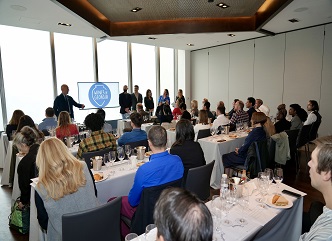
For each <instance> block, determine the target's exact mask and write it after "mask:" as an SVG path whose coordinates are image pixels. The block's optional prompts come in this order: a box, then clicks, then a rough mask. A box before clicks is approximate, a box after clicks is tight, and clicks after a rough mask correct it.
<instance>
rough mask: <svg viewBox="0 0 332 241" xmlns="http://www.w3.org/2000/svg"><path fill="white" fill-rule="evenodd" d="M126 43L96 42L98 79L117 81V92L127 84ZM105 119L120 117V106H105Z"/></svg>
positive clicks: (101, 80) (100, 80)
mask: <svg viewBox="0 0 332 241" xmlns="http://www.w3.org/2000/svg"><path fill="white" fill-rule="evenodd" d="M127 49H128V48H127V43H126V42H120V41H113V40H105V41H102V42H100V43H98V44H97V56H98V81H99V82H119V88H120V90H119V93H121V92H122V89H123V86H124V85H128V50H127ZM105 111H106V120H114V119H121V114H120V108H106V109H105Z"/></svg>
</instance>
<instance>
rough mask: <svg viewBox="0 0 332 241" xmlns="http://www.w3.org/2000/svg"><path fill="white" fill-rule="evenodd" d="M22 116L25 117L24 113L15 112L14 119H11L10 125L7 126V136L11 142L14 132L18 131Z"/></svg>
mask: <svg viewBox="0 0 332 241" xmlns="http://www.w3.org/2000/svg"><path fill="white" fill-rule="evenodd" d="M21 116H24V113H23V111H21V110H14V112H13V115H12V118H11V119H10V121H9V123H8V125H7V126H6V134H7V137H8V140H9V141H10V140H12V134H13V132H14V131H16V130H17V126H18V123H19V122H20V118H21Z"/></svg>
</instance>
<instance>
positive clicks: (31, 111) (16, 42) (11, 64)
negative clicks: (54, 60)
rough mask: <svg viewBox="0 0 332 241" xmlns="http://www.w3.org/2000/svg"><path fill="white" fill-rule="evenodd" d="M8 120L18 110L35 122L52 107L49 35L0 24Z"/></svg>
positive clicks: (0, 43) (0, 44) (43, 116)
mask: <svg viewBox="0 0 332 241" xmlns="http://www.w3.org/2000/svg"><path fill="white" fill-rule="evenodd" d="M0 47H1V58H2V67H3V78H4V86H5V95H6V106H7V118H8V121H9V120H10V118H11V116H12V113H13V111H14V110H16V109H21V110H23V112H24V113H25V114H27V115H29V116H31V118H32V119H33V120H34V121H35V122H36V123H40V122H41V121H42V119H43V118H45V109H46V108H47V107H49V106H53V95H52V93H53V91H52V90H53V87H52V68H51V50H50V33H49V32H44V31H38V30H31V29H24V28H16V27H8V26H2V25H0Z"/></svg>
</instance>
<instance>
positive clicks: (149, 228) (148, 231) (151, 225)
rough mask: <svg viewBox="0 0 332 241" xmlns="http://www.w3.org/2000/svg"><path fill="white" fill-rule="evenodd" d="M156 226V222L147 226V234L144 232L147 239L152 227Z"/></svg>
mask: <svg viewBox="0 0 332 241" xmlns="http://www.w3.org/2000/svg"><path fill="white" fill-rule="evenodd" d="M154 228H156V225H155V224H149V225H147V226H146V228H145V234H144V237H145V240H147V236H148V234H149V233H150V232H151V230H152V229H154Z"/></svg>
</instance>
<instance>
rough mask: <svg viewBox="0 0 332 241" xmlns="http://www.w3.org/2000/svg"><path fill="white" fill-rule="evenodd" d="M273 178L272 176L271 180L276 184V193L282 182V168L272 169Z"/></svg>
mask: <svg viewBox="0 0 332 241" xmlns="http://www.w3.org/2000/svg"><path fill="white" fill-rule="evenodd" d="M273 174H274V176H273V180H274V181H275V182H276V183H277V189H278V191H277V192H278V193H280V192H279V184H280V183H281V182H282V180H283V179H284V174H283V170H282V168H276V169H274V173H273Z"/></svg>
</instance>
